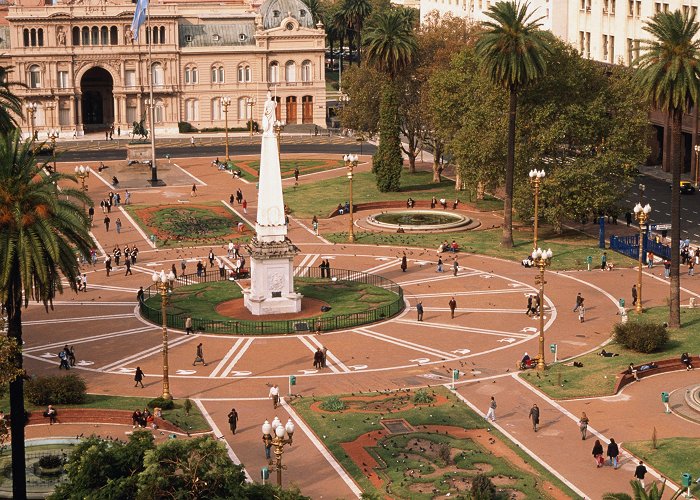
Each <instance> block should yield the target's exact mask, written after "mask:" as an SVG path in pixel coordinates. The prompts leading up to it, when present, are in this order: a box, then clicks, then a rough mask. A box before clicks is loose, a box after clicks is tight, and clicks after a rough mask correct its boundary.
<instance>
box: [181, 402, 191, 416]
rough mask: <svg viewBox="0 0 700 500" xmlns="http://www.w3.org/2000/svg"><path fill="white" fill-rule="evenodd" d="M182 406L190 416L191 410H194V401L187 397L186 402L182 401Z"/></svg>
mask: <svg viewBox="0 0 700 500" xmlns="http://www.w3.org/2000/svg"><path fill="white" fill-rule="evenodd" d="M182 408H183V409H184V410H185V415H187V416H188V417H189V416H190V412H191V411H192V401H190V400H189V399H185V402H184V403H182Z"/></svg>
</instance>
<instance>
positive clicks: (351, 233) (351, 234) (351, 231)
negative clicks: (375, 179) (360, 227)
mask: <svg viewBox="0 0 700 500" xmlns="http://www.w3.org/2000/svg"><path fill="white" fill-rule="evenodd" d="M343 160H345V166H346V167H347V169H348V180H349V181H350V225H349V226H348V241H349V242H350V243H354V242H355V221H354V220H353V219H354V217H353V212H354V209H353V205H352V171H353V170H354V168H355V167H357V155H353V154H349V155H345V156H343Z"/></svg>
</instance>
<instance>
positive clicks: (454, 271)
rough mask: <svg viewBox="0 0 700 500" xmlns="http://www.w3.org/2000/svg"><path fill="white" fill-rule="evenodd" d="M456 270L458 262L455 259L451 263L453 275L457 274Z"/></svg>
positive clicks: (457, 269)
mask: <svg viewBox="0 0 700 500" xmlns="http://www.w3.org/2000/svg"><path fill="white" fill-rule="evenodd" d="M457 271H459V262H457V259H455V261H454V262H453V263H452V274H453V276H457Z"/></svg>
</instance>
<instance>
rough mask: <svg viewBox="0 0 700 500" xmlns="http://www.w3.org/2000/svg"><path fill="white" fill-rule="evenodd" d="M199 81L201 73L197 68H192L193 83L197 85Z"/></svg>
mask: <svg viewBox="0 0 700 500" xmlns="http://www.w3.org/2000/svg"><path fill="white" fill-rule="evenodd" d="M198 81H199V71H198V70H197V67H196V66H195V67H194V68H192V83H197V82H198Z"/></svg>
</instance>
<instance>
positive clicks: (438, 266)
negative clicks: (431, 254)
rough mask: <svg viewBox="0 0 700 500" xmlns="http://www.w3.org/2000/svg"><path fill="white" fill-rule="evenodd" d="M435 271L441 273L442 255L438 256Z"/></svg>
mask: <svg viewBox="0 0 700 500" xmlns="http://www.w3.org/2000/svg"><path fill="white" fill-rule="evenodd" d="M435 272H437V273H441V272H443V271H442V257H438V261H437V269H436V270H435Z"/></svg>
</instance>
